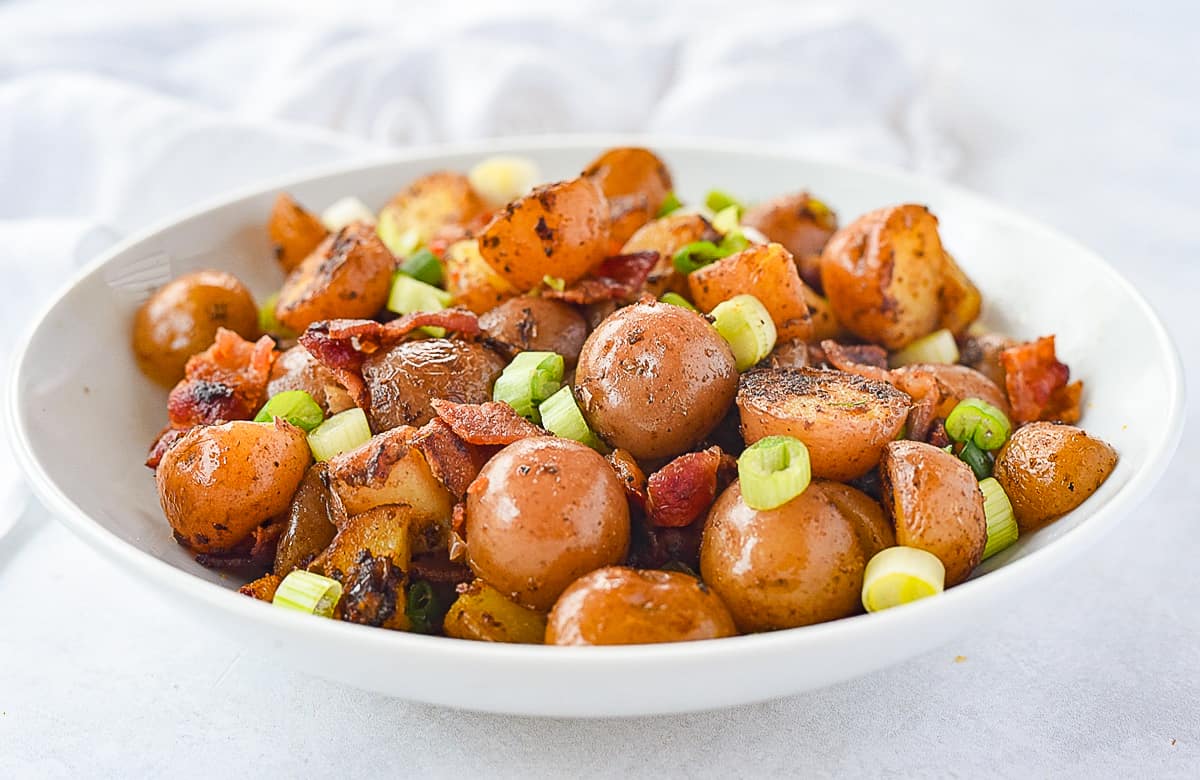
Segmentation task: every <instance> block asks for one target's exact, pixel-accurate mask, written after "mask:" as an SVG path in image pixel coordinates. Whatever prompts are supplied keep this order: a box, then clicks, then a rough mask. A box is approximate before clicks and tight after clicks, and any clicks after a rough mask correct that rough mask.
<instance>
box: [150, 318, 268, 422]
mask: <svg viewBox="0 0 1200 780" xmlns="http://www.w3.org/2000/svg"><path fill="white" fill-rule="evenodd" d="M273 362H275V342H274V341H272V340H271V337H270V336H263V337H262V338H261V339H259V340H258V341H255V342H249V341H246V340H245V339H243V338H242V337H241V336H239V335H238V334H236V333H234V332H233V331H231V330H226V329H225V328H219V329H218V330H217V336H216V339H215V340H214V341H213V344H212V346H211V347H209V348H208V349H206V350H205V351H204V352H201V353H200V354H198V355H192V357H190V358H189V359H188V362H187V369H186V373H185V375H184V378H183V379H182V380H181V381H180V382H179V384H177V385H175V387H174V388H173V389H172V390H171V394H170V396H168V398H167V413H168V416H169V419H170V421H171V427H172V428H190V427H192V426H193V425H211V424H213V423H217V422H228V421H230V420H248V419H250V418H251V417H253V416H254V415H255V414H256V413H257V412H258V410H259V408H260V407H261V406H262V405H263V403H265V402H266V400H267V379H268V378H269V377H270V374H271V364H272V363H273Z"/></svg>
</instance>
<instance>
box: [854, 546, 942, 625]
mask: <svg viewBox="0 0 1200 780" xmlns="http://www.w3.org/2000/svg"><path fill="white" fill-rule="evenodd" d="M945 587H946V567H945V566H944V565H943V564H942V561H941V559H939V558H938V557H937V556H936V555H934V554H933V553H931V552H927V551H925V550H920V549H917V548H916V547H888V548H887V549H886V550H880V551H879V552H877V553H875V555H874V557H872V558H871V560H870V561H868V562H867V568H866V570H864V572H863V589H862V603H863V607H864V608H865V609H866V610H867V612H878V611H880V610H882V609H889V608H891V607H897V606H900V605H901V604H908V603H910V602H913V601H917V600H918V599H923V598H928V597H929V596H936V595H937V594H939V593H941V592H942V591H943V590H944V589H945Z"/></svg>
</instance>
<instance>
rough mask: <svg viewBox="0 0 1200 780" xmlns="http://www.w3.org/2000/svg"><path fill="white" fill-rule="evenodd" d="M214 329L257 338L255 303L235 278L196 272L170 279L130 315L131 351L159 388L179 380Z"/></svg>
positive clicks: (247, 337)
mask: <svg viewBox="0 0 1200 780" xmlns="http://www.w3.org/2000/svg"><path fill="white" fill-rule="evenodd" d="M218 328H226V329H228V330H232V331H234V332H235V333H237V334H238V335H239V336H241V337H242V338H244V339H248V340H250V341H253V340H254V339H256V338H258V307H257V306H256V305H255V304H254V297H253V296H251V295H250V291H249V290H247V289H246V286H245V285H244V284H242V283H241V282H240V281H238V279H237V277H235V276H233V275H232V274H227V273H225V272H224V271H197V272H195V273H191V274H187V275H186V276H181V277H179V278H178V279H174V280H172V281H170V282H168V283H167V284H165V285H163V286H162V287H160V288H159V289H158V291H157V292H155V293H154V295H152V296H150V299H149V300H147V301H146V302H145V303H143V304H142V305H141V307H140V308H139V309H138V310H137V314H135V315H134V318H133V355H134V357H135V358H137V364H138V368H140V369H141V370H142V373H143V374H145V375H146V376H148V377H150V378H151V379H153V380H154V381H155V382H157V383H158V384H160V385H162V386H163V387H171V386H172V385H174V384H175V383H176V382H178V381H179V380H181V379H183V373H184V367H185V366H186V365H187V361H188V358H190V357H191V356H192V355H195V354H198V353H200V352H203V351H204V350H206V349H208V348H209V347H210V346H211V345H212V343H213V338H214V337H215V336H216V335H217V329H218Z"/></svg>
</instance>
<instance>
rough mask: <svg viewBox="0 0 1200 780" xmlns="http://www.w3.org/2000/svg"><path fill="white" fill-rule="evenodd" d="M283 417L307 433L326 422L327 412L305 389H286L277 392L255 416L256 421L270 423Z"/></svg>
mask: <svg viewBox="0 0 1200 780" xmlns="http://www.w3.org/2000/svg"><path fill="white" fill-rule="evenodd" d="M276 417H282V418H283V419H285V420H287V421H288V422H290V423H291V424H292V425H294V426H296V427H297V428H303V429H304V432H305V433H308V432H309V431H311V430H312V429H314V428H316V427H317V426H318V425H320V424H321V423H323V422H325V412H323V411H321V406H320V404H318V403H317V402H316V401H314V400H313V397H312V396H311V395H309V394H308V393H306V392H304V391H303V390H284V391H283V392H282V393H276V394H275V395H273V396H271V399H270V400H269V401H267V402H266V404H264V405H263V408H262V409H260V410H259V411H258V414H257V415H255V417H254V422H259V423H269V422H271V421H272V420H274V419H275V418H276Z"/></svg>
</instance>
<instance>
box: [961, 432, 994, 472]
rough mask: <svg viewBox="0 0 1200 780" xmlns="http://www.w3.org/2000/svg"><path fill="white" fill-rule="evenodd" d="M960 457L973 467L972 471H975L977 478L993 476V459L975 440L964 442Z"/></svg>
mask: <svg viewBox="0 0 1200 780" xmlns="http://www.w3.org/2000/svg"><path fill="white" fill-rule="evenodd" d="M958 457H959V460H961V461H962V462H964V463H966V464H967V465H968V466H970V467H971V471H973V472H975V479H987V478H988V477H990V476H992V459H991V457H990V456H989V455H988V454H987V453H986V452H984V451H983V450H981V449H980V448H979V447H978V446H976V444H975V442H973V441H967V442H963V445H962V449H960V450H959V451H958Z"/></svg>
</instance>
